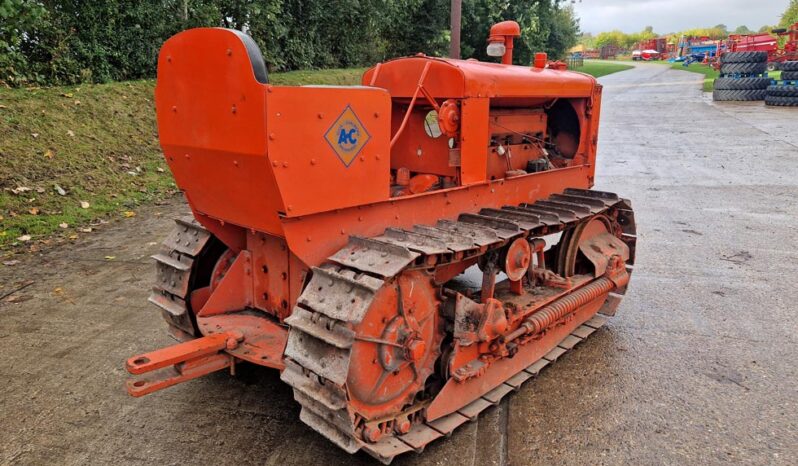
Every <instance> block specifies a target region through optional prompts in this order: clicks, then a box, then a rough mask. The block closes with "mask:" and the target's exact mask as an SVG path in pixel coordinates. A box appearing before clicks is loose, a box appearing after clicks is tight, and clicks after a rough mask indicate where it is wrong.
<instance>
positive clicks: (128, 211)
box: [122, 210, 136, 218]
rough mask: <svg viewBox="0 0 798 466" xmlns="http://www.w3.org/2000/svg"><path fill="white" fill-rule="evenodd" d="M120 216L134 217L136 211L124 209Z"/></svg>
mask: <svg viewBox="0 0 798 466" xmlns="http://www.w3.org/2000/svg"><path fill="white" fill-rule="evenodd" d="M122 216H123V217H125V218H130V217H135V216H136V213H135V212H133V211H132V210H126V211H124V212H122Z"/></svg>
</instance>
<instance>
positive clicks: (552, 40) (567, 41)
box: [462, 0, 579, 64]
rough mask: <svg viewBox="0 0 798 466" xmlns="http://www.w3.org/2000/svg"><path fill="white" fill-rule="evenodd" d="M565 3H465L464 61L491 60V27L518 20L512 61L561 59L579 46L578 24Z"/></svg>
mask: <svg viewBox="0 0 798 466" xmlns="http://www.w3.org/2000/svg"><path fill="white" fill-rule="evenodd" d="M561 3H564V2H563V1H562V0H519V1H514V2H509V1H507V0H463V18H462V21H463V33H462V34H463V35H462V42H463V47H462V54H463V57H473V58H477V59H479V60H488V59H489V57H488V56H487V53H486V52H485V46H486V43H485V39H487V37H488V34H489V32H490V27H491V25H493V24H495V23H497V22H499V21H504V20H509V19H512V20H515V21H517V22H518V25H519V26H520V27H521V37H520V38H519V39H518V40H516V41H515V44H514V51H513V52H514V53H513V61H514V62H515V63H519V64H529V63H531V62H532V57H533V55H534V53H535V52H546V53H547V54H549V56H550V57H552V58H560V57H562V56H564V55H565V52H566V51H567V50H568V49H569V48H571V47H573V46H574V45H576V43H577V36H578V34H579V21H578V19H577V18H576V15H575V13H574V11H573V9H572V8H570V7H564V6H562V5H561Z"/></svg>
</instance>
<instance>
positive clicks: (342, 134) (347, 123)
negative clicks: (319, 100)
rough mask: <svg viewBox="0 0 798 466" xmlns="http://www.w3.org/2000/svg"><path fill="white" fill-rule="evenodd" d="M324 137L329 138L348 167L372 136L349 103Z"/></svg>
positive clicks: (328, 140)
mask: <svg viewBox="0 0 798 466" xmlns="http://www.w3.org/2000/svg"><path fill="white" fill-rule="evenodd" d="M324 139H326V140H327V143H328V144H329V145H330V147H331V148H332V150H333V152H335V154H336V155H337V156H338V158H339V159H341V162H343V163H344V165H345V166H346V167H347V168H348V167H349V165H351V164H352V161H353V160H355V158H356V157H357V155H358V154H359V153H360V151H361V150H362V149H363V147H364V146H365V145H366V143H367V142H369V139H371V136H370V135H369V133H368V131H366V127H365V126H363V123H361V121H360V118H358V117H357V115H355V112H354V110H352V107H350V106H349V105H347V106H346V108H345V109H344V111H343V112H341V115H339V116H338V118H336V119H335V122H333V124H332V126H330V129H328V130H327V132H326V133H325V135H324Z"/></svg>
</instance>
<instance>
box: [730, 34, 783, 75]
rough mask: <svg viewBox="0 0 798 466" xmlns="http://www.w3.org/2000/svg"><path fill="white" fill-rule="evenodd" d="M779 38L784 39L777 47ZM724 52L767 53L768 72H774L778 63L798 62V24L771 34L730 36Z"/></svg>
mask: <svg viewBox="0 0 798 466" xmlns="http://www.w3.org/2000/svg"><path fill="white" fill-rule="evenodd" d="M773 34H775V35H776V37H774V36H773ZM779 37H786V41H785V42H784V45H783V46H779V42H780V39H779ZM725 52H767V53H768V70H769V71H775V70H777V69H778V67H779V63H782V62H785V61H794V60H798V23H795V24H793V25H792V26H790V27H789V28H783V29H774V30H773V31H772V33H766V32H763V33H757V34H732V35H730V36H729V39H728V40H727V42H726V50H725Z"/></svg>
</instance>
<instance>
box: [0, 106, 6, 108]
mask: <svg viewBox="0 0 798 466" xmlns="http://www.w3.org/2000/svg"><path fill="white" fill-rule="evenodd" d="M0 108H8V107H6V106H5V105H0Z"/></svg>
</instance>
